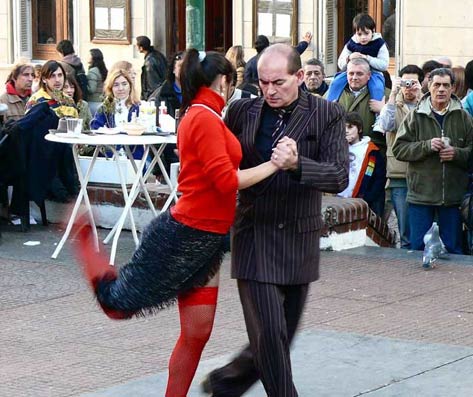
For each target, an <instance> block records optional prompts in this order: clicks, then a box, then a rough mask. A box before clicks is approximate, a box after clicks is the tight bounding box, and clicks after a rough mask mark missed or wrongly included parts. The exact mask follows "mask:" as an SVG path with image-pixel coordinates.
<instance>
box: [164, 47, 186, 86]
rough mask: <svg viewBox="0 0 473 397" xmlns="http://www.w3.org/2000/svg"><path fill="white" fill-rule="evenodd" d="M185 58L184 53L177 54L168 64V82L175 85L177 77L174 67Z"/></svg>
mask: <svg viewBox="0 0 473 397" xmlns="http://www.w3.org/2000/svg"><path fill="white" fill-rule="evenodd" d="M183 58H184V51H179V52H176V53H175V54H174V55H173V56H172V58H171V59H169V62H168V65H169V66H168V73H167V76H166V80H167V81H169V82H170V83H174V82H175V81H176V76H174V66H176V62H177V61H180V60H181V59H183Z"/></svg>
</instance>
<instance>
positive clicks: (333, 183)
mask: <svg viewBox="0 0 473 397" xmlns="http://www.w3.org/2000/svg"><path fill="white" fill-rule="evenodd" d="M263 103H264V99H263V98H255V99H242V100H239V101H236V102H235V103H233V104H232V105H231V106H230V108H229V109H228V111H227V113H226V117H225V122H226V123H227V125H228V127H229V128H230V130H231V131H232V132H233V133H234V134H235V135H236V136H237V138H238V139H239V141H240V143H241V146H242V150H243V160H242V162H241V164H240V168H241V169H246V168H250V167H254V166H256V165H258V164H260V163H262V162H263V161H264V160H263V159H262V157H261V155H260V154H259V152H258V151H257V149H256V148H255V136H256V134H257V132H258V129H259V124H260V120H261V114H262V108H263ZM285 135H286V136H288V137H290V138H292V139H294V140H295V141H296V142H297V147H298V153H299V167H300V175H299V174H297V173H292V172H287V171H278V172H277V173H276V174H274V175H272V176H271V177H269V178H267V179H266V180H264V181H262V182H260V183H258V184H257V185H254V186H252V187H251V188H248V189H244V190H241V191H240V193H239V199H238V206H237V214H236V219H235V223H234V227H233V230H232V232H233V233H232V277H233V278H237V279H246V280H256V281H259V282H266V283H274V284H282V285H296V284H306V283H309V282H311V281H315V280H316V279H317V278H318V277H319V253H320V250H319V237H320V229H321V228H322V226H323V220H322V216H321V199H322V193H321V192H332V193H335V192H340V191H342V190H343V189H345V187H346V186H347V183H348V143H347V141H346V139H345V120H344V111H343V109H342V108H341V107H340V106H339V105H338V104H336V103H332V102H328V101H326V100H324V99H322V98H319V97H315V96H313V95H309V94H307V93H305V92H302V91H301V90H299V101H298V103H297V106H296V108H295V109H294V111H293V113H292V115H291V117H290V119H289V122H288V124H287V127H286V131H285Z"/></svg>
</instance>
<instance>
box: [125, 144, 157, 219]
mask: <svg viewBox="0 0 473 397" xmlns="http://www.w3.org/2000/svg"><path fill="white" fill-rule="evenodd" d="M162 150H164V148H163V149H162ZM162 150H161V152H162ZM125 151H126V154H127V156H128V158H129V159H130V162H131V165H132V167H133V170H134V171H135V172H136V173H137V172H138V167H137V166H136V162H135V159H134V158H133V153H131V150H130V147H129V146H127V147H126V148H125ZM141 161H145V162H146V158H143V159H141ZM156 161H157V159H156V158H153V160H151V163H150V165H149V167H148V168H147V170H146V171H145V174H144V175H143V176H141V175H140V186H141V189H142V191H143V194H144V196H145V199H146V201H147V203H148V206H149V208H150V209H151V211H152V212H153V216H156V215H158V214H157V212H156V208H154V204H153V201H152V200H151V197H150V195H149V192H148V190H147V189H146V181H147V180H148V176H149V174H151V172H152V171H153V167H154V165H155V164H156Z"/></svg>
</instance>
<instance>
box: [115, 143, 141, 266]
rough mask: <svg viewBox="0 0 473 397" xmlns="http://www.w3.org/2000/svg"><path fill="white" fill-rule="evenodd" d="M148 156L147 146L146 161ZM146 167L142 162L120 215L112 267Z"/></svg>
mask: <svg viewBox="0 0 473 397" xmlns="http://www.w3.org/2000/svg"><path fill="white" fill-rule="evenodd" d="M148 154H149V146H145V151H144V154H143V159H146V158H147V157H148ZM144 166H145V161H141V163H140V165H139V167H138V169H137V173H136V177H135V180H134V181H133V185H132V187H131V189H130V193H129V194H128V198H127V200H126V201H125V208H124V209H123V212H122V214H121V215H120V219H119V220H118V222H117V225H116V230H115V233H114V236H113V243H112V252H111V254H110V264H111V265H113V264H114V262H115V255H116V253H117V244H118V238H119V237H120V233H121V231H122V228H123V224H124V223H125V219H126V217H127V214H128V211H131V206H132V204H133V201H134V200H135V198H136V196H137V194H138V193H137V189H138V185H139V184H140V178H141V174H142V173H143V168H144ZM107 237H108V236H107Z"/></svg>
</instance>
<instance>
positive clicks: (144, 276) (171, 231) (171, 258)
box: [96, 211, 225, 315]
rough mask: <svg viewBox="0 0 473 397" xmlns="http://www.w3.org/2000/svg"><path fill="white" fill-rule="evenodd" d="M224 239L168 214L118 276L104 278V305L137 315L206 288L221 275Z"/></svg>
mask: <svg viewBox="0 0 473 397" xmlns="http://www.w3.org/2000/svg"><path fill="white" fill-rule="evenodd" d="M224 238H225V235H223V234H217V233H211V232H205V231H202V230H198V229H193V228H191V227H189V226H186V225H183V224H182V223H179V222H177V221H176V220H175V219H174V218H173V217H172V216H171V214H170V213H169V211H168V212H165V213H163V214H161V215H159V216H158V217H157V218H155V219H153V220H152V221H151V223H150V224H149V225H148V226H147V227H146V229H145V230H144V232H143V235H142V238H141V242H140V245H139V247H138V248H137V250H136V251H135V253H134V254H133V257H132V259H131V261H130V262H129V263H128V264H126V265H124V266H123V267H122V268H121V269H120V270H119V273H118V278H117V279H115V280H112V281H107V280H102V281H100V282H99V284H98V286H97V290H96V293H97V299H98V301H99V302H100V303H101V304H102V305H104V306H107V307H109V308H112V309H117V310H122V311H125V312H133V313H135V315H144V314H148V313H153V312H155V311H158V310H160V309H162V308H164V307H166V306H169V305H170V304H172V303H174V302H175V300H176V298H177V296H178V295H179V294H181V293H184V292H188V291H189V290H191V289H192V288H194V287H200V286H204V285H205V284H207V282H208V281H209V280H210V279H211V278H212V277H213V276H214V275H215V273H217V271H218V270H219V268H220V264H221V263H222V259H223V254H224Z"/></svg>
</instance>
